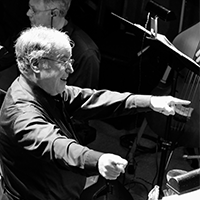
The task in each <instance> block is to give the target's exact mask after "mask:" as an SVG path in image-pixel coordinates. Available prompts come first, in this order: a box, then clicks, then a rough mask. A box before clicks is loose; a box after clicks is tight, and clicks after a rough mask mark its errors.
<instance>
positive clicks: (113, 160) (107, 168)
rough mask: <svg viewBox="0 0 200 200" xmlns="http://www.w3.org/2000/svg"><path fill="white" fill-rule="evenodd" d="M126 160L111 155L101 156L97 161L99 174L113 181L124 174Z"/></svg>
mask: <svg viewBox="0 0 200 200" xmlns="http://www.w3.org/2000/svg"><path fill="white" fill-rule="evenodd" d="M127 164H128V162H127V160H125V159H123V158H121V157H120V156H118V155H114V154H111V153H106V154H103V155H102V156H101V157H100V158H99V161H98V169H99V173H100V174H101V175H102V176H103V177H104V178H106V179H109V180H114V179H116V178H117V177H118V176H119V175H120V174H121V173H124V172H125V167H126V165H127Z"/></svg>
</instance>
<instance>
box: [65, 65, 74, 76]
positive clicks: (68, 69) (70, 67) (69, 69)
mask: <svg viewBox="0 0 200 200" xmlns="http://www.w3.org/2000/svg"><path fill="white" fill-rule="evenodd" d="M65 71H66V72H67V73H70V74H72V73H73V72H74V69H73V67H72V64H69V65H68V66H67V67H66V69H65Z"/></svg>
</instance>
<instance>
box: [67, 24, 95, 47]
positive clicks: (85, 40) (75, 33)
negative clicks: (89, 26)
mask: <svg viewBox="0 0 200 200" xmlns="http://www.w3.org/2000/svg"><path fill="white" fill-rule="evenodd" d="M64 31H66V33H67V34H68V35H69V37H70V38H71V39H72V40H73V41H74V42H75V47H76V46H77V47H78V48H83V49H84V51H85V50H87V49H98V47H97V45H96V43H95V42H94V40H93V39H92V38H91V37H90V36H89V34H88V33H86V32H85V31H84V30H83V29H82V28H80V26H78V25H76V24H75V23H73V22H72V21H69V22H68V24H67V26H66V27H65V29H64Z"/></svg>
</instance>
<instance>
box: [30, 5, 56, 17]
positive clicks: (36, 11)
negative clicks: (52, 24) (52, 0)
mask: <svg viewBox="0 0 200 200" xmlns="http://www.w3.org/2000/svg"><path fill="white" fill-rule="evenodd" d="M54 9H56V8H53V9H52V8H51V9H47V10H37V9H35V8H34V7H33V6H31V5H29V10H30V11H31V12H32V13H33V14H34V15H36V14H38V13H40V12H47V11H51V10H54Z"/></svg>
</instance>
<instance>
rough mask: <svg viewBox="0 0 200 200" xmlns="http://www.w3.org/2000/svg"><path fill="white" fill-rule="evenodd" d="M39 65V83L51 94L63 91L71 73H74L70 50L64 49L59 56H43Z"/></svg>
mask: <svg viewBox="0 0 200 200" xmlns="http://www.w3.org/2000/svg"><path fill="white" fill-rule="evenodd" d="M67 55H68V56H67ZM39 65H40V74H39V81H38V85H39V86H40V87H41V88H42V89H43V90H45V91H46V92H47V93H49V94H51V95H57V94H59V93H62V92H63V90H64V88H65V85H66V83H67V79H68V77H69V75H70V74H71V73H73V68H72V63H71V60H69V52H67V51H66V50H62V51H61V54H60V56H59V58H57V57H45V58H41V60H40V62H39Z"/></svg>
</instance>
